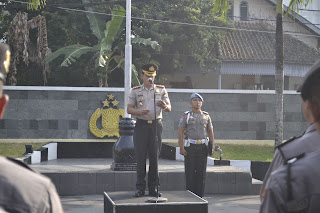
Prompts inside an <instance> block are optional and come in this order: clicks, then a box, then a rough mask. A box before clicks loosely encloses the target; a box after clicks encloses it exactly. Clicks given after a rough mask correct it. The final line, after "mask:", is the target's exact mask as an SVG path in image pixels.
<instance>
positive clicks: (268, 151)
mask: <svg viewBox="0 0 320 213" xmlns="http://www.w3.org/2000/svg"><path fill="white" fill-rule="evenodd" d="M167 144H169V145H171V146H176V147H178V143H167ZM218 145H219V146H220V149H222V153H223V156H222V160H252V161H272V159H273V155H274V147H273V146H269V145H259V144H258V145H255V144H223V143H218ZM212 157H214V158H215V159H220V153H219V152H214V154H213V156H212Z"/></svg>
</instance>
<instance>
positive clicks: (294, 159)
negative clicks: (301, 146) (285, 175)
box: [284, 152, 306, 164]
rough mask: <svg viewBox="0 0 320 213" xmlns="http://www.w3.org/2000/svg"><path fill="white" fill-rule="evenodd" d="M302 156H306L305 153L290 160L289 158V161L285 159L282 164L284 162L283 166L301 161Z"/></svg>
mask: <svg viewBox="0 0 320 213" xmlns="http://www.w3.org/2000/svg"><path fill="white" fill-rule="evenodd" d="M304 156H306V153H305V152H303V153H300V154H298V155H296V156H294V157H291V158H289V159H285V161H284V162H285V164H289V163H294V162H296V161H298V160H300V159H302V158H303V157H304Z"/></svg>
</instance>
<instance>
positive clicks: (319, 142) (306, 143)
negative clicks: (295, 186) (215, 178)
mask: <svg viewBox="0 0 320 213" xmlns="http://www.w3.org/2000/svg"><path fill="white" fill-rule="evenodd" d="M319 69H320V60H318V61H317V62H316V63H315V64H314V65H313V66H312V67H311V68H310V70H309V72H308V74H307V76H306V78H305V80H304V82H303V84H302V86H301V88H300V89H299V91H298V92H301V98H302V110H303V114H304V117H305V119H306V120H307V121H308V123H309V124H310V125H309V127H308V128H307V130H306V131H305V133H304V134H303V135H302V136H299V137H293V138H292V139H290V140H288V141H287V142H285V143H282V144H280V145H279V146H277V147H276V151H275V154H274V157H273V160H272V162H271V164H270V166H269V169H268V171H267V173H266V175H265V178H264V180H263V185H262V188H261V192H260V198H261V199H262V198H263V197H264V194H265V186H266V183H267V182H268V179H269V177H270V175H271V173H272V172H273V171H274V170H276V169H277V168H279V167H280V166H282V165H283V164H284V163H285V161H286V160H288V159H291V158H293V157H295V156H298V155H300V154H302V153H308V152H313V151H317V150H319V151H320V135H319V133H318V132H317V131H316V126H317V122H316V121H315V120H314V119H315V118H313V117H312V116H311V114H310V110H311V109H317V107H318V106H317V105H316V104H315V100H316V97H318V98H320V79H319V72H320V71H319Z"/></svg>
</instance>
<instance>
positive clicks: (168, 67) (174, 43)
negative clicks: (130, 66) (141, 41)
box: [132, 0, 231, 73]
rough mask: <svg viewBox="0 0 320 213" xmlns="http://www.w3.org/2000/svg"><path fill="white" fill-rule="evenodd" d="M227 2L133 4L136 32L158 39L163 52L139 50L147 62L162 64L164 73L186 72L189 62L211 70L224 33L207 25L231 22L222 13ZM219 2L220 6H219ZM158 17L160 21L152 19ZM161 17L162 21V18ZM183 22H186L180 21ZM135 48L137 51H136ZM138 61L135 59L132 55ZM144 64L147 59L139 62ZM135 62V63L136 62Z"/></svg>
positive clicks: (185, 0) (162, 0) (190, 0)
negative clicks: (152, 53)
mask: <svg viewBox="0 0 320 213" xmlns="http://www.w3.org/2000/svg"><path fill="white" fill-rule="evenodd" d="M225 2H228V1H225V0H224V1H213V2H211V1H208V2H204V1H200V0H153V1H147V2H143V3H139V2H135V3H134V4H133V9H132V14H133V16H134V17H139V19H134V18H133V23H132V30H133V34H139V35H143V36H144V37H150V38H152V39H153V40H156V41H158V42H159V44H160V46H161V51H160V53H157V54H154V55H150V53H149V52H143V50H139V51H138V52H139V54H144V57H140V58H145V60H146V61H149V60H150V59H151V58H153V59H154V60H155V61H158V62H159V63H160V67H161V68H160V70H161V72H166V73H170V72H177V71H178V72H179V71H181V72H183V70H184V68H185V67H186V66H188V64H191V63H195V64H197V65H198V66H199V67H200V68H201V70H202V71H203V72H208V71H212V70H213V69H214V68H215V66H216V65H217V63H219V59H218V52H219V51H218V48H219V42H220V41H222V40H223V35H224V32H223V31H220V30H217V29H216V28H210V27H204V26H226V25H231V24H230V23H228V22H226V21H225V17H223V14H224V13H223V12H222V11H225V10H227V9H228V7H227V8H224V6H225V5H224V4H223V3H225ZM219 4H220V6H221V7H220V8H218V7H217V5H219ZM153 20H158V21H153ZM159 20H161V21H159ZM177 22H182V23H185V24H181V23H177ZM135 51H136V50H135ZM133 60H134V61H135V58H133ZM140 62H141V63H144V60H141V61H140ZM135 63H136V62H135Z"/></svg>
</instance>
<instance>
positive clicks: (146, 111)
mask: <svg viewBox="0 0 320 213" xmlns="http://www.w3.org/2000/svg"><path fill="white" fill-rule="evenodd" d="M149 112H150V110H148V109H143V110H140V112H139V114H140V115H145V114H148V113H149Z"/></svg>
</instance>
